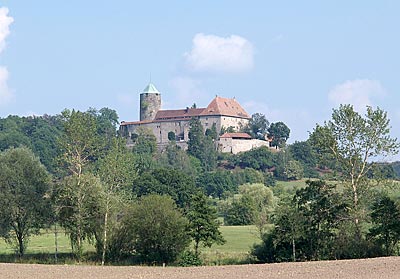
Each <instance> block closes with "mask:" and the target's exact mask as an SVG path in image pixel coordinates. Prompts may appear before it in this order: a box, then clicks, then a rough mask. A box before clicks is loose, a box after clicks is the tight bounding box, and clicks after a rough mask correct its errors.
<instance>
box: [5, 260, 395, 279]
mask: <svg viewBox="0 0 400 279" xmlns="http://www.w3.org/2000/svg"><path fill="white" fill-rule="evenodd" d="M0 278H2V279H3V278H82V279H84V278H100V279H101V278H118V279H121V278H122V279H125V278H126V279H128V278H129V279H131V278H146V279H153V278H166V279H169V278H171V279H180V278H199V279H202V278H223V279H225V278H227V279H235V278H268V279H275V278H276V279H278V278H279V279H286V278H305V279H312V278H318V279H322V278H329V279H331V278H340V279H343V278H344V279H346V278H349V279H350V278H351V279H377V278H393V279H394V278H396V279H398V278H400V257H389V258H375V259H364V260H343V261H320V262H305V263H280V264H263V265H240V266H238V265H233V266H207V267H187V268H180V267H165V268H162V267H137V266H123V267H116V266H106V267H101V266H78V265H73V266H67V265H64V266H63V265H38V264H0Z"/></svg>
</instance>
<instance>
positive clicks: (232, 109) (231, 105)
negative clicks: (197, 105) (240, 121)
mask: <svg viewBox="0 0 400 279" xmlns="http://www.w3.org/2000/svg"><path fill="white" fill-rule="evenodd" d="M206 115H225V116H232V117H239V118H248V119H250V115H249V114H248V113H247V112H246V111H245V110H244V109H243V108H242V106H241V105H240V104H239V102H237V101H236V100H235V99H229V98H222V97H218V96H217V97H215V98H214V100H212V101H211V103H210V104H209V105H208V107H207V108H205V109H204V111H203V112H202V113H201V116H206Z"/></svg>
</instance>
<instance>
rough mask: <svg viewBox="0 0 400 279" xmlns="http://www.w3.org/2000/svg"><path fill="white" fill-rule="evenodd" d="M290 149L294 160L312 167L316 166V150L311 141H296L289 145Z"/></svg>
mask: <svg viewBox="0 0 400 279" xmlns="http://www.w3.org/2000/svg"><path fill="white" fill-rule="evenodd" d="M288 150H289V152H290V154H291V156H292V158H293V159H294V160H296V161H299V162H302V163H303V164H304V165H307V166H310V167H315V166H316V164H317V162H316V155H315V151H314V150H313V148H312V146H311V144H310V142H309V141H295V142H294V143H293V144H291V145H289V147H288Z"/></svg>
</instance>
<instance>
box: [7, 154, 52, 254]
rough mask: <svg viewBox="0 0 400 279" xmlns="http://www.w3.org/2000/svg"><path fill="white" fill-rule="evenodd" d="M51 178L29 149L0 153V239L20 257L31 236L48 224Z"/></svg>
mask: <svg viewBox="0 0 400 279" xmlns="http://www.w3.org/2000/svg"><path fill="white" fill-rule="evenodd" d="M49 191H50V177H49V175H48V173H47V171H46V169H45V167H44V166H43V165H42V164H41V163H40V161H39V159H38V158H37V157H35V155H34V154H33V153H32V151H30V150H29V149H28V148H15V149H14V148H11V149H7V150H6V151H4V152H1V153H0V236H2V237H3V238H4V239H5V240H6V241H7V242H9V243H11V244H13V246H14V247H15V250H16V253H17V255H19V256H23V255H24V253H25V249H26V246H27V243H28V240H29V237H30V236H31V235H32V234H38V233H39V230H40V229H41V228H44V227H45V226H46V225H48V224H49V223H50V222H49V220H50V217H51V210H50V208H51V204H50V199H49V198H48V194H49Z"/></svg>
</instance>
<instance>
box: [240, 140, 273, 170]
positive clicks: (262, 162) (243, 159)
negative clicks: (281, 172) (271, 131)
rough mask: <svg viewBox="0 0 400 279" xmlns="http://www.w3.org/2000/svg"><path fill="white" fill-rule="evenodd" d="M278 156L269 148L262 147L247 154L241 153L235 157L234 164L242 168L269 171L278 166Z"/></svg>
mask: <svg viewBox="0 0 400 279" xmlns="http://www.w3.org/2000/svg"><path fill="white" fill-rule="evenodd" d="M276 159H277V158H276V155H275V154H274V153H272V152H271V151H270V150H269V149H268V147H266V146H262V147H259V148H254V149H252V150H249V151H246V152H240V153H239V154H237V155H236V156H235V157H233V164H234V165H235V166H239V167H241V168H243V169H244V168H252V169H255V170H259V171H268V170H269V169H271V168H273V167H274V166H275V165H276Z"/></svg>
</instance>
